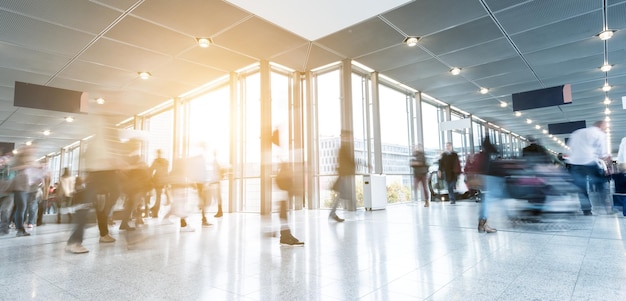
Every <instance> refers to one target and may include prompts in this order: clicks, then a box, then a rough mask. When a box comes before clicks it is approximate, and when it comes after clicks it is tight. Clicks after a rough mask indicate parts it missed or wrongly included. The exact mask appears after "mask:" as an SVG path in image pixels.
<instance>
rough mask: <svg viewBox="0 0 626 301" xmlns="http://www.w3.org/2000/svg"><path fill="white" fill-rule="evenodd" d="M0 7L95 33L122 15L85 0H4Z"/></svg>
mask: <svg viewBox="0 0 626 301" xmlns="http://www.w3.org/2000/svg"><path fill="white" fill-rule="evenodd" d="M0 8H1V9H5V10H7V11H11V12H15V13H18V14H21V15H28V16H32V17H33V18H34V19H38V20H45V21H46V22H49V23H52V24H56V25H62V26H64V27H69V28H75V29H77V30H79V31H84V32H88V33H91V34H94V35H95V34H98V33H100V32H101V31H102V29H103V28H106V27H107V26H108V25H109V24H111V22H113V21H114V20H115V19H116V18H118V17H119V16H120V12H119V11H116V10H114V9H110V8H108V7H106V6H102V5H98V4H96V3H94V2H93V1H84V0H55V1H38V3H36V4H33V1H3V2H2V3H1V4H0Z"/></svg>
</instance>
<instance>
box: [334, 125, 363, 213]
mask: <svg viewBox="0 0 626 301" xmlns="http://www.w3.org/2000/svg"><path fill="white" fill-rule="evenodd" d="M351 143H353V138H352V132H351V131H348V130H342V131H341V145H340V146H339V153H338V157H337V163H338V164H339V165H338V166H337V173H338V174H339V177H338V178H337V181H335V184H334V185H333V187H332V189H333V191H335V194H336V195H335V199H334V200H333V204H332V206H331V210H330V214H329V215H328V218H331V219H333V220H335V221H336V222H343V221H344V219H343V218H340V217H339V216H338V215H337V213H336V211H337V206H338V205H339V201H340V200H343V201H344V207H345V206H346V202H348V201H349V200H352V197H353V196H352V195H351V194H352V192H351V191H352V189H351V180H352V178H353V177H354V175H355V173H356V162H355V161H354V152H353V151H352V148H351V147H350V145H351Z"/></svg>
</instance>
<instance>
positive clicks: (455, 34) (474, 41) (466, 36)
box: [419, 17, 502, 67]
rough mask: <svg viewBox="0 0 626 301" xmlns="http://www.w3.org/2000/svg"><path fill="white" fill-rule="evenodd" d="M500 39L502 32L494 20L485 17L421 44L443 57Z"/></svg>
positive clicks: (427, 38)
mask: <svg viewBox="0 0 626 301" xmlns="http://www.w3.org/2000/svg"><path fill="white" fill-rule="evenodd" d="M500 37H502V32H501V31H500V29H498V27H497V26H496V24H495V23H494V22H493V20H491V18H489V17H484V18H480V19H478V20H474V21H470V22H468V23H465V24H461V25H458V26H455V27H452V28H450V29H446V30H444V31H441V32H438V33H435V34H433V35H429V36H426V37H424V38H422V39H420V42H419V43H420V45H422V46H423V47H425V48H427V49H428V50H430V51H431V52H432V53H434V54H435V55H442V54H445V53H449V52H453V51H457V50H459V49H464V48H469V47H472V46H475V45H478V44H482V43H485V42H489V41H492V40H497V39H498V38H500ZM460 67H464V66H460Z"/></svg>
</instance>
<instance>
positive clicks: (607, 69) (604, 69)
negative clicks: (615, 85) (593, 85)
mask: <svg viewBox="0 0 626 301" xmlns="http://www.w3.org/2000/svg"><path fill="white" fill-rule="evenodd" d="M611 68H613V65H609V64H606V63H605V64H604V65H602V67H600V70H602V72H609V71H611Z"/></svg>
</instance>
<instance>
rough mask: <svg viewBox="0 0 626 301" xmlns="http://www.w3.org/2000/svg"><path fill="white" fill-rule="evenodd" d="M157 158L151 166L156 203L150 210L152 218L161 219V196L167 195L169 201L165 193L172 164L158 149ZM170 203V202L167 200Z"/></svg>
mask: <svg viewBox="0 0 626 301" xmlns="http://www.w3.org/2000/svg"><path fill="white" fill-rule="evenodd" d="M156 154H157V157H156V159H154V161H152V164H151V165H150V171H151V173H152V185H153V186H154V192H155V201H154V205H153V206H152V208H150V216H151V217H153V218H158V217H159V210H161V196H162V195H163V194H165V197H166V199H167V197H168V196H167V193H166V192H165V189H167V188H166V185H167V184H168V183H167V181H166V179H167V176H168V174H169V169H170V162H169V161H168V160H167V159H165V158H163V151H162V150H160V149H157V151H156ZM167 203H169V200H167Z"/></svg>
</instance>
